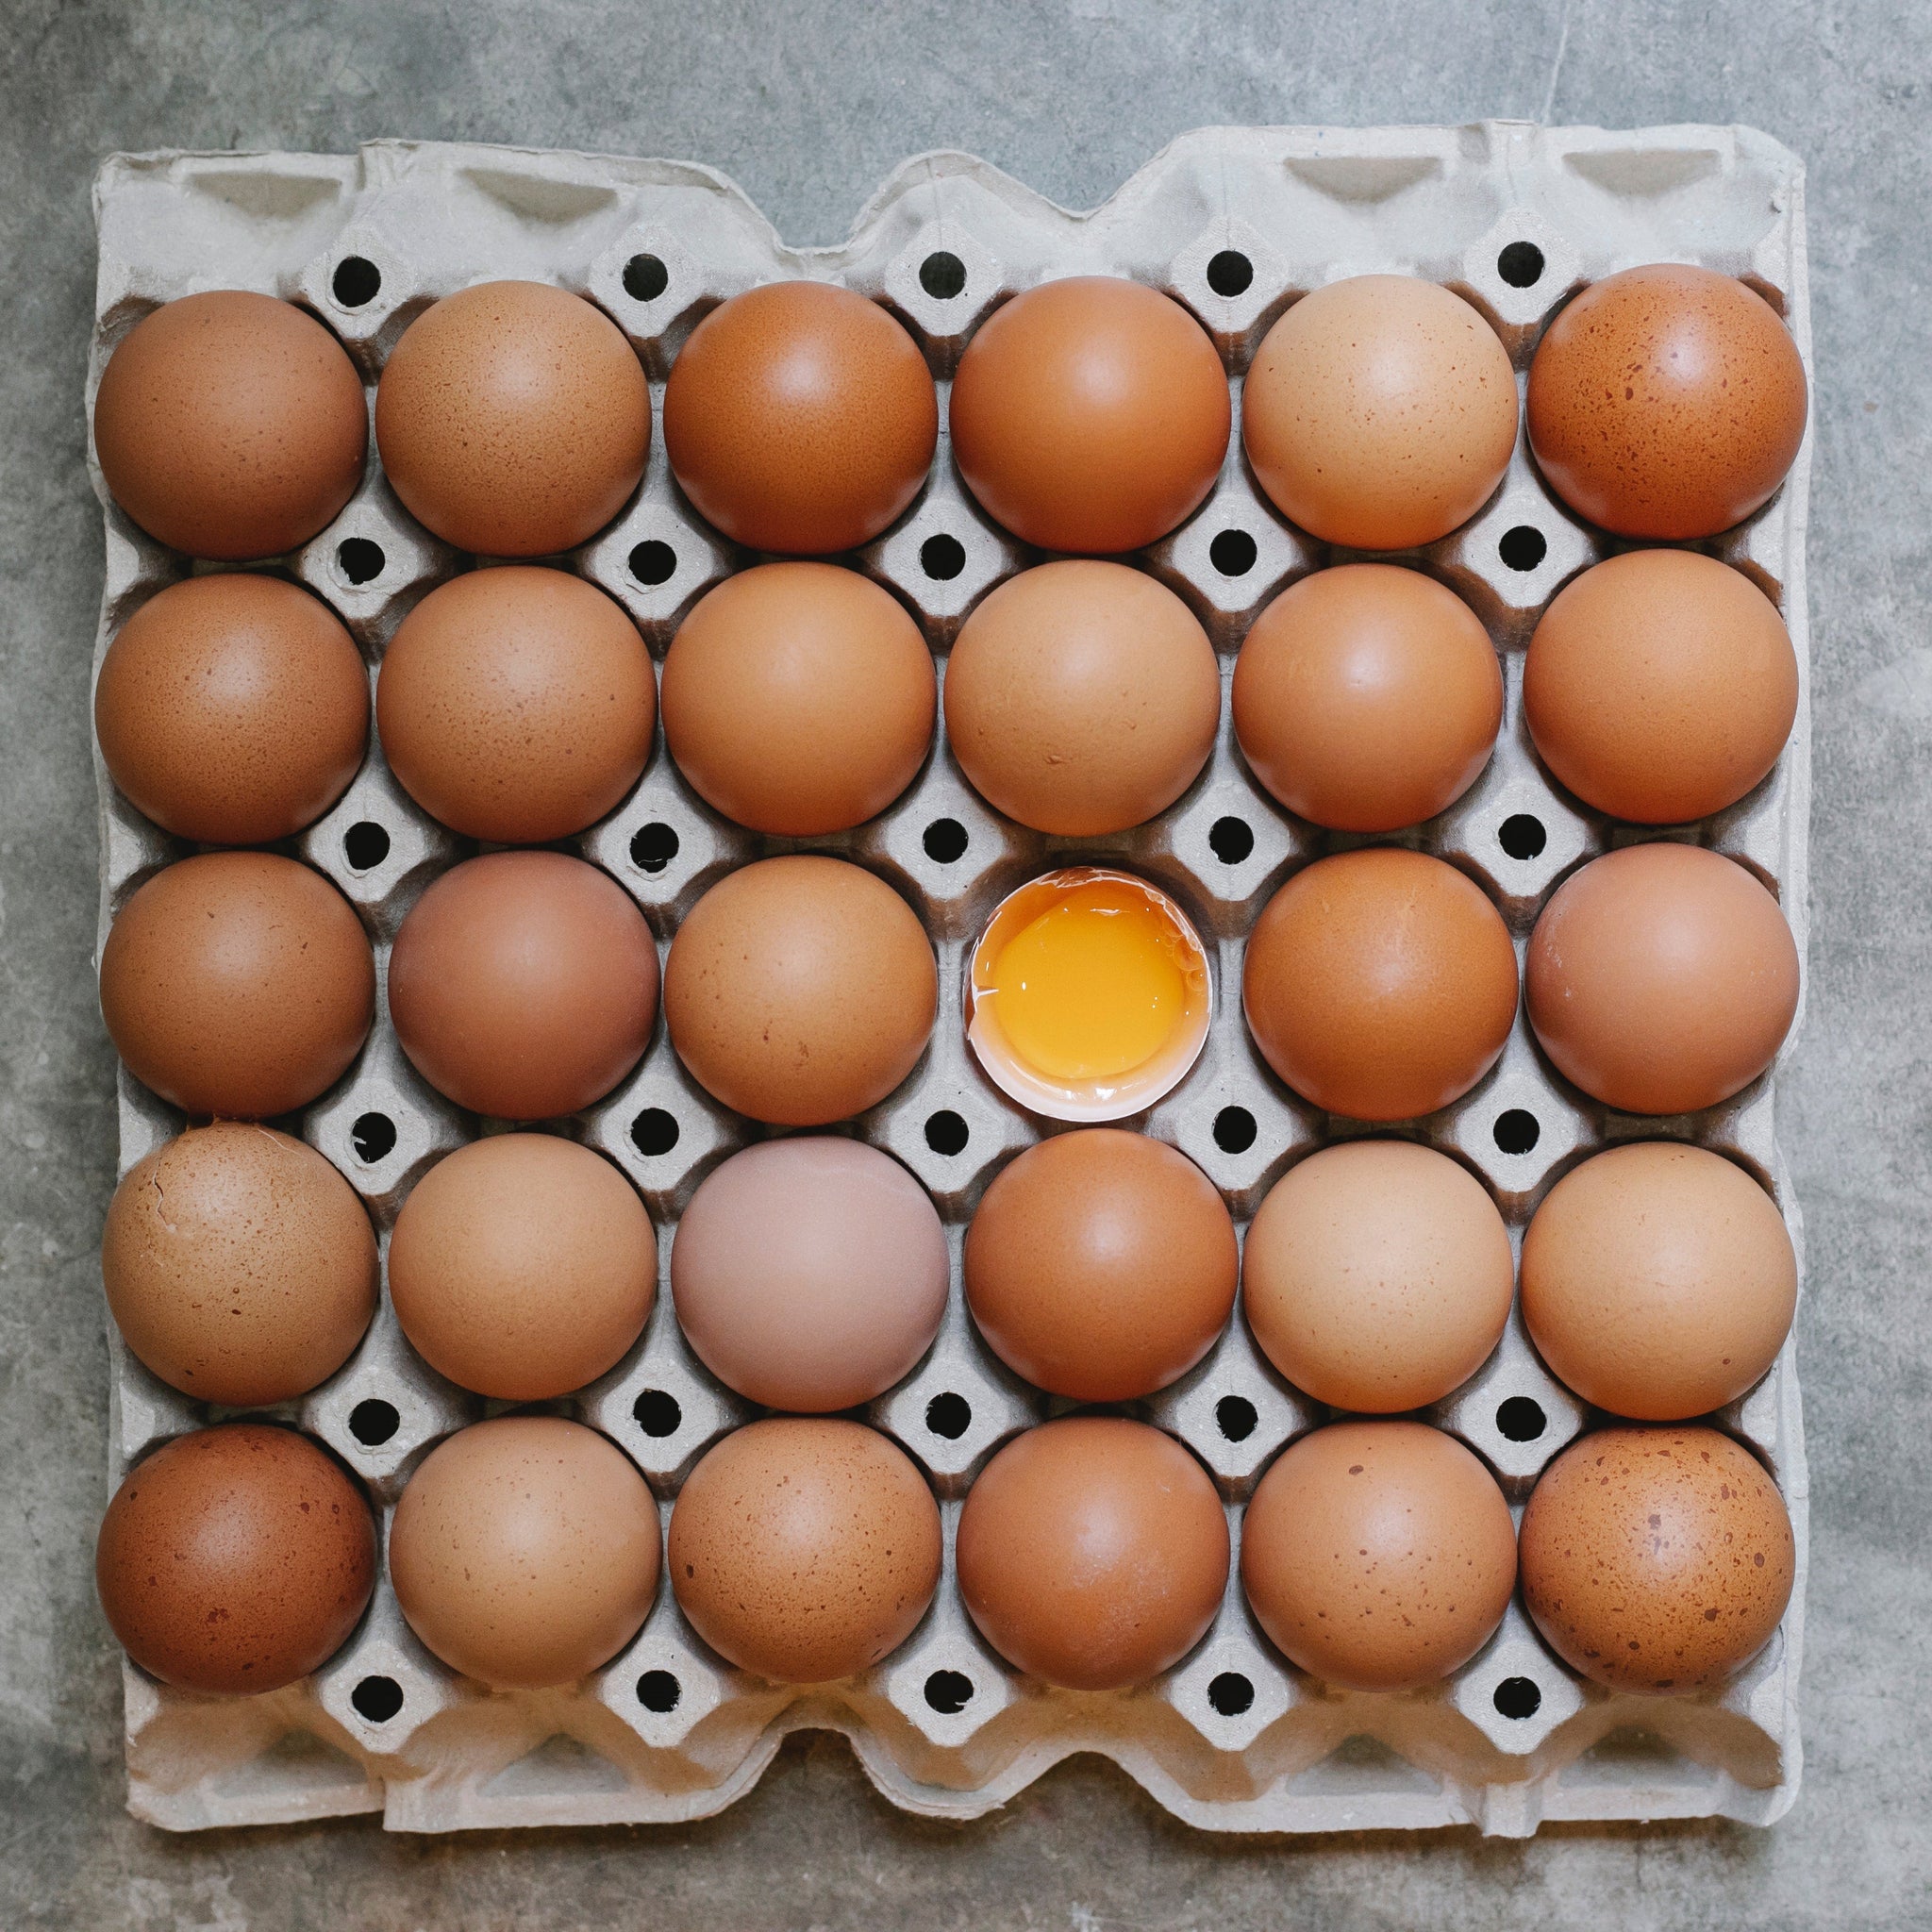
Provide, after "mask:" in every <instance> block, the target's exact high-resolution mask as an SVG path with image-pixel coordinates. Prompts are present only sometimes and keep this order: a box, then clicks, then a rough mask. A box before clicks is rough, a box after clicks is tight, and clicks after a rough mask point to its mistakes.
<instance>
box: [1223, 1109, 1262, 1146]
mask: <svg viewBox="0 0 1932 1932" xmlns="http://www.w3.org/2000/svg"><path fill="white" fill-rule="evenodd" d="M1255 1133H1256V1127H1255V1116H1254V1115H1253V1114H1251V1113H1250V1112H1249V1111H1248V1110H1247V1108H1244V1107H1224V1108H1222V1109H1221V1111H1220V1112H1219V1113H1218V1114H1216V1115H1215V1116H1214V1144H1215V1145H1216V1146H1217V1147H1219V1148H1220V1149H1221V1151H1222V1152H1223V1153H1224V1154H1245V1153H1246V1152H1247V1151H1248V1149H1249V1148H1250V1147H1252V1146H1253V1145H1254V1144H1255Z"/></svg>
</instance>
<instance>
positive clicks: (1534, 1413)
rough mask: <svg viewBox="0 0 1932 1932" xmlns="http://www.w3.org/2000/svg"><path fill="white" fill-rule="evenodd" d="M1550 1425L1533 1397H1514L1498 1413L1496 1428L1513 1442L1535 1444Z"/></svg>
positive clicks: (1540, 1406) (1539, 1404)
mask: <svg viewBox="0 0 1932 1932" xmlns="http://www.w3.org/2000/svg"><path fill="white" fill-rule="evenodd" d="M1549 1425H1550V1419H1549V1417H1548V1416H1546V1415H1545V1414H1544V1413H1543V1406H1542V1404H1541V1402H1539V1401H1537V1399H1536V1398H1535V1397H1534V1396H1532V1395H1512V1396H1511V1397H1510V1398H1509V1400H1508V1401H1507V1402H1506V1403H1504V1405H1503V1406H1502V1407H1500V1408H1499V1409H1497V1411H1496V1426H1497V1428H1499V1429H1500V1430H1501V1431H1502V1432H1503V1434H1504V1435H1505V1436H1506V1437H1507V1438H1508V1440H1509V1441H1512V1442H1534V1441H1536V1439H1537V1438H1538V1437H1539V1436H1541V1434H1542V1432H1543V1431H1544V1430H1545V1429H1546V1428H1548V1427H1549Z"/></svg>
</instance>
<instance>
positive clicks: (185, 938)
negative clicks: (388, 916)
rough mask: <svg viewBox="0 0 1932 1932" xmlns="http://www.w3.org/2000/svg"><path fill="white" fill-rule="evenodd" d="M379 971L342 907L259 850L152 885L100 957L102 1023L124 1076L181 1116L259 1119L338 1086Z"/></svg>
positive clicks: (171, 871)
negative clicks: (122, 1062)
mask: <svg viewBox="0 0 1932 1932" xmlns="http://www.w3.org/2000/svg"><path fill="white" fill-rule="evenodd" d="M101 1015H102V1018H104V1019H105V1020H106V1021H107V1023H108V1037H109V1038H110V1039H111V1040H112V1041H113V1042H114V1046H115V1049H116V1051H117V1052H119V1054H120V1056H121V1058H123V1059H124V1060H125V1061H126V1062H127V1070H128V1072H129V1073H131V1074H133V1075H134V1077H135V1078H136V1079H137V1080H139V1081H141V1082H142V1084H143V1085H144V1086H146V1087H149V1088H152V1089H153V1091H155V1092H157V1093H158V1094H159V1095H160V1097H161V1098H162V1099H163V1100H165V1101H166V1102H168V1104H169V1105H170V1106H171V1107H178V1108H180V1109H181V1110H182V1112H184V1113H190V1114H227V1115H231V1116H236V1117H239V1118H241V1119H243V1120H263V1119H267V1118H269V1117H270V1116H272V1115H275V1114H282V1113H292V1112H293V1111H294V1110H295V1108H298V1107H307V1106H308V1103H309V1102H310V1101H311V1100H313V1099H315V1098H316V1097H317V1096H318V1095H319V1094H321V1093H323V1092H325V1091H326V1090H327V1089H328V1088H330V1087H332V1086H334V1085H335V1083H336V1081H337V1080H339V1079H340V1078H341V1075H342V1074H343V1073H344V1072H345V1071H346V1070H347V1068H348V1065H349V1062H350V1061H351V1060H353V1059H354V1058H356V1056H357V1054H358V1052H360V1050H361V1046H362V1042H363V1041H364V1040H365V1039H367V1038H368V1034H369V1024H370V1022H371V1020H372V1019H373V1018H374V1017H375V959H374V958H372V957H371V954H370V951H369V940H368V937H367V935H366V934H365V933H364V932H363V930H362V927H361V924H360V923H359V922H358V920H357V918H356V915H355V913H354V912H352V911H351V910H350V909H349V902H348V901H347V900H346V899H344V898H343V897H342V895H341V893H340V892H338V891H336V889H335V888H334V887H333V886H332V885H330V884H329V882H328V881H327V880H326V879H325V878H324V877H323V876H322V874H320V873H314V872H310V871H309V869H308V867H307V866H306V865H298V864H297V863H296V862H295V861H294V860H293V859H292V858H278V857H276V856H275V854H273V853H268V852H208V853H203V854H202V855H201V856H200V857H198V858H184V859H182V860H181V861H180V862H179V863H178V864H176V865H171V866H169V867H167V868H166V869H165V870H164V871H162V872H158V873H157V874H155V875H154V877H152V878H151V879H149V880H148V881H147V883H146V884H145V885H143V886H142V888H141V889H140V891H137V892H136V893H135V894H134V896H133V897H132V898H130V899H129V900H128V902H127V903H126V905H125V906H124V907H122V908H121V911H120V914H119V916H118V917H117V918H116V919H115V921H114V924H113V928H112V930H111V931H110V932H109V933H108V942H107V944H106V945H105V946H103V947H102V948H101Z"/></svg>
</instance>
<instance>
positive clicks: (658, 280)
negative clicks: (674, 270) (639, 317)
mask: <svg viewBox="0 0 1932 1932" xmlns="http://www.w3.org/2000/svg"><path fill="white" fill-rule="evenodd" d="M670 286H671V271H670V270H669V269H668V268H666V267H665V266H664V264H663V263H662V262H661V261H659V260H658V258H657V257H656V256H655V255H633V256H632V257H631V258H630V259H629V260H628V261H627V262H625V265H624V292H625V294H626V295H628V296H629V297H630V299H631V300H632V301H633V302H655V301H656V300H657V299H658V296H659V295H661V294H662V293H663V292H664V291H665V290H666V289H667V288H669V287H670Z"/></svg>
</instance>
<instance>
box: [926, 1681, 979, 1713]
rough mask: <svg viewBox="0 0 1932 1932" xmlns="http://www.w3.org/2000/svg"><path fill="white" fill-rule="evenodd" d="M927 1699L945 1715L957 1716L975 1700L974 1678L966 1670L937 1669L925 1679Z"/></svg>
mask: <svg viewBox="0 0 1932 1932" xmlns="http://www.w3.org/2000/svg"><path fill="white" fill-rule="evenodd" d="M925 1701H926V1702H927V1703H928V1704H929V1705H931V1706H932V1707H933V1708H934V1709H935V1710H937V1711H939V1712H940V1713H941V1715H942V1716H945V1717H957V1716H958V1713H959V1712H960V1711H962V1710H964V1709H965V1708H966V1707H967V1706H968V1705H969V1704H971V1703H972V1702H973V1679H972V1678H971V1677H969V1676H968V1675H967V1674H966V1673H965V1672H964V1671H935V1672H934V1673H933V1674H932V1675H931V1676H929V1677H928V1678H927V1679H926V1680H925Z"/></svg>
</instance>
